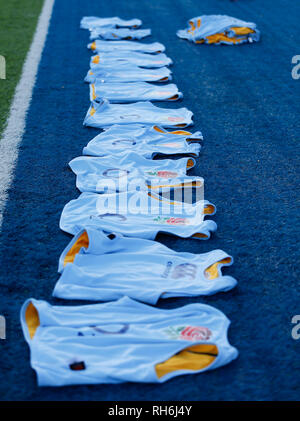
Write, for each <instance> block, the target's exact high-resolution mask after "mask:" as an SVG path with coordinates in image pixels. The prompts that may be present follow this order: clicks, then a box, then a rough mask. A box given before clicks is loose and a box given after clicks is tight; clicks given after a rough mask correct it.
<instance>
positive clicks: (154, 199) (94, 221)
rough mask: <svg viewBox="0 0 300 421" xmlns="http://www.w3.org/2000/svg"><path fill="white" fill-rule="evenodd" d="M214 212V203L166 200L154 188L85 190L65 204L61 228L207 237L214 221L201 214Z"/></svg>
mask: <svg viewBox="0 0 300 421" xmlns="http://www.w3.org/2000/svg"><path fill="white" fill-rule="evenodd" d="M215 212H216V208H215V206H214V205H212V204H211V203H209V202H208V201H206V200H199V201H198V202H196V203H193V204H190V203H185V202H182V201H181V202H180V201H175V200H169V199H167V198H165V197H163V196H161V195H159V194H156V193H154V192H153V191H151V192H146V191H136V192H134V191H132V192H122V193H117V194H97V193H88V192H85V193H81V195H80V196H79V197H78V198H77V199H75V200H71V201H70V202H69V203H67V205H66V206H65V207H64V209H63V212H62V215H61V218H60V228H61V229H62V230H63V231H66V232H68V233H69V234H73V235H75V234H78V232H79V231H81V230H82V229H87V228H94V229H100V230H103V231H105V232H115V233H118V234H122V235H125V236H127V237H138V238H146V239H150V240H154V239H155V237H156V235H157V234H158V233H159V232H165V233H168V234H173V235H176V236H178V237H182V238H194V239H204V240H206V239H208V238H210V232H211V231H216V229H217V224H216V223H215V222H214V221H212V220H207V221H205V220H204V218H205V216H206V215H213V214H214V213H215Z"/></svg>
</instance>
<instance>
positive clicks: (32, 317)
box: [21, 299, 41, 343]
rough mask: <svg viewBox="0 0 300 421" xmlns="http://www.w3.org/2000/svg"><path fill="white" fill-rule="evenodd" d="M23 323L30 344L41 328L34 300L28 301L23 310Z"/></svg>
mask: <svg viewBox="0 0 300 421" xmlns="http://www.w3.org/2000/svg"><path fill="white" fill-rule="evenodd" d="M21 323H22V328H23V332H24V336H25V339H26V340H27V342H28V343H30V341H32V340H33V338H34V336H35V334H36V331H37V328H38V327H39V326H40V324H41V323H40V317H39V312H38V310H37V308H36V307H35V305H34V304H33V302H32V300H31V299H30V300H27V301H26V302H25V303H24V304H23V307H22V309H21Z"/></svg>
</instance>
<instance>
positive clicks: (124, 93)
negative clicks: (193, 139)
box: [90, 69, 182, 103]
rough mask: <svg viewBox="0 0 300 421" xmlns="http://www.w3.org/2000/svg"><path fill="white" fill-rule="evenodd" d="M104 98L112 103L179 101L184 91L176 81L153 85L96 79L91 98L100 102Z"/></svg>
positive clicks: (92, 85) (92, 84)
mask: <svg viewBox="0 0 300 421" xmlns="http://www.w3.org/2000/svg"><path fill="white" fill-rule="evenodd" d="M144 70H145V69H144ZM102 98H106V99H107V100H108V101H109V102H110V103H114V102H116V103H124V102H125V103H126V102H136V101H177V100H178V99H180V98H182V93H181V92H179V91H178V88H177V86H176V85H175V84H174V83H169V84H167V85H153V84H151V83H147V82H135V83H134V82H131V83H125V82H102V81H101V80H99V79H96V80H95V83H91V84H90V100H91V102H92V101H96V102H98V101H101V99H102Z"/></svg>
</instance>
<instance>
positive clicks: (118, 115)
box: [83, 99, 193, 129]
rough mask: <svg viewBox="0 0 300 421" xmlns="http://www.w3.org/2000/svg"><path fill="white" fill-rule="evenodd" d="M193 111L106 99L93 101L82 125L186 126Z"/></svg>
mask: <svg viewBox="0 0 300 421" xmlns="http://www.w3.org/2000/svg"><path fill="white" fill-rule="evenodd" d="M192 116H193V113H192V112H191V111H189V110H188V109H187V108H177V109H167V108H159V107H156V106H155V105H153V104H152V103H151V102H148V101H145V102H134V103H132V104H110V102H109V101H108V100H107V99H102V100H101V99H99V103H98V102H95V101H93V102H92V104H91V106H90V108H89V109H88V112H87V114H86V117H85V119H84V122H83V125H84V126H89V127H96V128H99V129H101V128H105V127H107V126H111V125H113V124H120V125H121V124H126V125H127V124H144V125H160V126H162V127H166V128H173V127H175V128H176V127H187V126H190V125H191V124H193V120H192Z"/></svg>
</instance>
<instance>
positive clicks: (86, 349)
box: [21, 297, 238, 386]
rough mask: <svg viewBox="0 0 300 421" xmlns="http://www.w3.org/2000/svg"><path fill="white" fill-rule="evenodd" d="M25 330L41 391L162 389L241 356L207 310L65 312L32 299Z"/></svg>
mask: <svg viewBox="0 0 300 421" xmlns="http://www.w3.org/2000/svg"><path fill="white" fill-rule="evenodd" d="M21 324H22V329H23V333H24V337H25V339H26V341H27V343H28V345H29V347H30V363H31V366H32V368H33V369H34V370H35V371H36V374H37V381H38V385H39V386H64V385H71V384H97V383H122V382H128V381H130V382H143V383H146V382H148V383H163V382H165V381H167V380H169V379H171V378H172V377H175V376H179V375H183V374H193V373H200V372H203V371H206V370H212V369H215V368H218V367H221V366H223V365H225V364H228V363H229V362H231V361H232V360H233V359H235V358H237V356H238V351H237V350H236V349H235V348H234V347H232V346H231V345H230V344H229V342H228V339H227V331H228V327H229V324H230V321H229V320H228V319H227V317H226V316H225V315H224V314H223V313H222V312H221V311H219V310H217V309H215V308H213V307H211V306H208V305H205V304H198V303H197V304H189V305H186V306H184V307H179V308H174V309H172V310H161V309H159V308H155V307H152V306H148V305H146V304H142V303H139V302H136V301H134V300H132V299H130V298H128V297H123V298H121V299H120V300H118V301H113V302H110V303H104V304H92V305H85V306H72V307H71V306H69V307H67V306H51V305H50V304H48V303H47V302H45V301H40V300H35V299H32V298H31V299H29V300H27V301H26V302H25V303H24V304H23V306H22V309H21Z"/></svg>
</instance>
